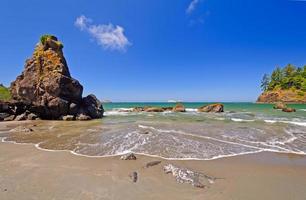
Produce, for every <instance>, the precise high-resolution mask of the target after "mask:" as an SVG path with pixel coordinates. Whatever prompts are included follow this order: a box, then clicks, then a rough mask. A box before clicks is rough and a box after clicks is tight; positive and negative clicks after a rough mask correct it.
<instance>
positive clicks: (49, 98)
mask: <svg viewBox="0 0 306 200" xmlns="http://www.w3.org/2000/svg"><path fill="white" fill-rule="evenodd" d="M62 48H63V45H62V43H61V42H60V41H59V40H58V39H57V38H56V37H55V36H49V35H46V36H43V37H42V38H41V42H40V43H38V44H37V45H36V48H35V50H34V53H33V55H32V57H31V58H30V59H28V60H26V63H25V67H24V71H23V72H22V74H21V75H19V76H18V77H17V78H16V80H15V81H13V82H12V83H11V87H10V92H11V96H12V102H10V103H8V105H6V104H5V103H0V104H3V105H1V106H0V108H1V110H3V109H4V108H6V107H7V106H8V107H9V108H7V109H6V110H7V112H8V113H10V114H13V115H20V114H23V113H24V112H25V111H28V112H29V113H33V114H35V115H36V116H37V117H40V118H42V119H62V117H63V116H67V115H73V116H77V115H80V114H83V115H88V116H89V117H90V118H91V119H96V118H101V117H102V116H103V107H102V104H101V103H100V101H99V100H98V99H97V98H96V97H95V96H94V95H89V96H87V97H85V98H82V93H83V86H82V85H81V84H80V83H79V81H77V80H76V79H74V78H72V77H71V75H70V72H69V68H68V65H67V62H66V59H65V57H64V55H63V51H62ZM17 104H19V105H17ZM16 109H19V110H21V111H20V112H19V111H16ZM0 112H2V111H0ZM5 112H6V111H5ZM19 118H20V117H19ZM29 118H33V117H29ZM34 118H35V117H34ZM21 119H22V120H23V119H27V118H26V116H24V117H22V118H21Z"/></svg>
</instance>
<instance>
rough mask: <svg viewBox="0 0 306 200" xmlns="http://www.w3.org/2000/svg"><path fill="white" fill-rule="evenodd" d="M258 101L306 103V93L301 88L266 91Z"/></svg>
mask: <svg viewBox="0 0 306 200" xmlns="http://www.w3.org/2000/svg"><path fill="white" fill-rule="evenodd" d="M257 102H258V103H276V102H284V103H306V95H305V93H304V92H302V91H301V90H281V89H279V90H274V91H265V92H263V93H262V94H261V95H260V96H259V97H258V99H257Z"/></svg>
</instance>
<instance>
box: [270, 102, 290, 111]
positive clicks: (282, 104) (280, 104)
mask: <svg viewBox="0 0 306 200" xmlns="http://www.w3.org/2000/svg"><path fill="white" fill-rule="evenodd" d="M273 108H274V109H281V110H282V109H284V108H287V105H286V104H285V103H283V102H277V103H276V104H275V105H274V106H273Z"/></svg>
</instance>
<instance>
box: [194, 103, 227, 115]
mask: <svg viewBox="0 0 306 200" xmlns="http://www.w3.org/2000/svg"><path fill="white" fill-rule="evenodd" d="M223 107H224V106H223V104H219V103H215V104H210V105H207V106H202V107H200V108H198V112H213V113H219V112H223V111H224V109H223Z"/></svg>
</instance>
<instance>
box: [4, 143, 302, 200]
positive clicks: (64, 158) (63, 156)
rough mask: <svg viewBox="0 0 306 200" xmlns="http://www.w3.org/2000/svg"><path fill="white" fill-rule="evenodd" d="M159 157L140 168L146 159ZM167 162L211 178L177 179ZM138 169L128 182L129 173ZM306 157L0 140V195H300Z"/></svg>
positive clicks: (214, 196) (179, 196)
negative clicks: (91, 152) (81, 149)
mask: <svg viewBox="0 0 306 200" xmlns="http://www.w3.org/2000/svg"><path fill="white" fill-rule="evenodd" d="M156 160H160V161H162V162H161V163H160V164H159V165H156V166H153V167H150V168H145V167H144V166H145V165H146V163H148V162H150V161H156ZM168 163H172V164H175V165H176V166H180V167H186V168H189V169H192V170H196V171H198V172H202V173H204V174H206V175H209V176H213V177H217V178H218V179H216V181H215V183H214V184H211V185H209V186H208V187H205V188H195V187H193V186H192V185H190V184H187V183H184V184H181V183H177V182H176V180H175V178H174V177H173V176H172V175H171V174H165V173H164V171H163V166H164V165H166V164H168ZM133 171H136V172H137V173H138V181H137V182H136V183H133V182H132V180H131V178H130V177H129V174H130V173H131V172H133ZM305 187H306V157H305V156H298V155H292V154H279V153H258V154H250V155H243V156H235V157H229V158H222V159H217V160H212V161H169V160H162V159H159V158H153V157H147V156H139V155H137V160H136V161H133V160H130V161H126V160H120V158H119V157H109V158H90V157H83V156H76V155H73V154H71V153H70V152H48V151H42V150H38V149H36V148H35V147H34V146H33V145H30V144H29V145H22V144H10V143H0V199H5V200H6V199H133V200H134V199H220V200H221V199H235V200H237V199H243V200H246V199H248V200H249V199H250V200H251V199H254V200H255V199H271V200H273V199H275V200H282V199H284V200H288V199H291V200H294V199H296V200H302V199H306V190H305Z"/></svg>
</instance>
